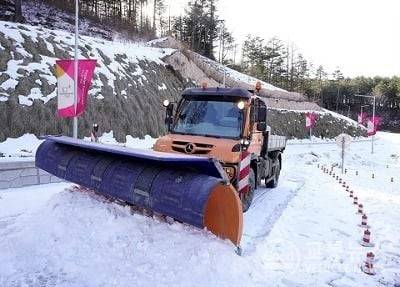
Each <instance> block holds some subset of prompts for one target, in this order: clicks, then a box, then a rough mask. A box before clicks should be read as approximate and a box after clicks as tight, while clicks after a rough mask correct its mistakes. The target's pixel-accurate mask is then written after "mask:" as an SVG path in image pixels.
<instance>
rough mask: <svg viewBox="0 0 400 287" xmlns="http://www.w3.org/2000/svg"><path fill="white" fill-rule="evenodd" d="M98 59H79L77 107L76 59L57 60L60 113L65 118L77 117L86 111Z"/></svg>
mask: <svg viewBox="0 0 400 287" xmlns="http://www.w3.org/2000/svg"><path fill="white" fill-rule="evenodd" d="M95 67H96V60H79V61H78V96H77V103H76V109H75V99H74V60H57V61H56V76H57V86H58V89H57V94H58V97H57V101H58V115H59V116H60V117H63V118H69V117H76V116H79V115H81V114H83V113H84V112H85V109H86V104H87V95H88V92H89V88H90V86H91V84H92V78H93V73H94V69H95Z"/></svg>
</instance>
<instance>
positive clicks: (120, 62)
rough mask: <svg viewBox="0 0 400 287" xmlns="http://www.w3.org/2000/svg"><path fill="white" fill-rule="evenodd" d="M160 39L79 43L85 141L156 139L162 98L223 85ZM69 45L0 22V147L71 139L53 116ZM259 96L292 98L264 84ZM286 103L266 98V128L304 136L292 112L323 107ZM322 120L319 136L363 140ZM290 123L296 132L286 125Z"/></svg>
mask: <svg viewBox="0 0 400 287" xmlns="http://www.w3.org/2000/svg"><path fill="white" fill-rule="evenodd" d="M164 40H165V39H161V40H155V41H151V42H149V43H136V42H135V43H131V42H126V41H124V42H118V41H107V40H103V39H100V38H93V37H89V36H82V37H81V38H80V48H79V51H80V57H81V58H93V59H96V60H97V67H96V69H95V75H94V80H93V85H92V87H91V89H90V91H89V97H88V108H87V111H86V113H85V114H84V115H83V117H81V119H80V121H79V131H80V133H81V134H80V137H83V136H87V135H89V133H90V127H91V126H92V124H93V123H94V122H96V123H98V124H99V125H100V128H101V131H102V132H108V131H111V130H113V131H114V135H115V137H116V139H117V140H118V141H119V142H123V141H125V138H126V136H127V135H132V136H135V137H143V136H145V135H146V134H148V135H151V136H153V137H158V136H159V135H160V134H163V133H164V132H165V124H164V113H165V111H164V108H163V107H162V105H161V102H162V100H163V99H165V98H167V99H170V100H172V101H177V100H178V99H179V94H180V92H181V91H182V90H183V89H185V88H186V87H190V86H195V85H198V84H199V83H201V82H202V81H203V80H204V79H206V80H208V81H209V82H210V83H211V85H210V86H220V82H221V81H220V80H221V79H220V77H221V71H220V70H221V69H220V68H221V66H220V64H218V63H216V62H212V61H209V60H206V59H205V58H204V57H201V56H199V55H197V54H195V53H192V52H190V51H186V52H183V51H182V49H181V48H180V47H176V48H165V47H164V48H163V47H161V46H163V45H166V46H170V45H169V44H168V43H167V44H166V43H165V41H164ZM167 42H168V41H167ZM175 42H176V41H175ZM73 44H74V35H73V34H71V33H70V32H66V31H60V30H50V29H46V28H43V27H40V26H30V25H22V24H15V23H9V22H1V21H0V141H3V140H5V139H6V138H8V137H19V136H22V135H24V134H26V133H33V134H35V135H37V136H40V135H47V134H70V122H69V121H68V120H65V119H59V118H57V117H56V115H55V113H56V98H55V97H56V93H57V91H56V77H55V75H54V65H55V61H56V60H57V59H66V58H67V59H68V58H72V57H73ZM155 46H160V47H155ZM185 55H192V56H193V55H194V56H193V57H192V56H191V57H190V58H187V57H186V56H185ZM196 55H197V56H196ZM212 67H214V68H212ZM210 71H214V72H215V71H217V72H215V73H211V72H210ZM228 72H229V73H228V74H229V75H232V77H234V78H235V79H236V80H240V81H244V82H235V83H236V84H235V85H238V86H241V87H243V88H252V85H254V83H253V82H255V80H256V79H254V78H249V77H247V76H246V75H243V74H240V73H237V72H234V73H233V72H232V71H228ZM229 75H228V79H229ZM218 81H219V82H218ZM228 84H229V82H228ZM243 85H244V86H243ZM267 88H268V89H270V90H267ZM264 90H265V91H270V92H279V93H284V94H285V95H288V96H290V97H291V95H290V94H289V93H288V92H286V91H282V90H280V89H278V88H275V87H273V86H271V85H268V84H267V83H265V89H264ZM285 97H286V96H285ZM285 97H284V96H283V95H282V98H281V97H279V98H276V99H274V98H269V99H268V105H269V107H270V108H272V109H273V110H271V113H270V114H271V121H270V122H269V124H270V125H271V127H272V129H273V130H275V131H276V132H277V133H279V134H282V135H287V136H289V137H295V138H304V137H307V131H306V130H305V129H304V121H305V120H304V115H303V114H299V113H297V112H291V111H292V110H295V111H302V113H303V112H304V110H321V109H320V107H318V106H317V105H316V104H315V103H309V102H304V101H295V100H293V99H291V98H290V99H291V100H288V99H286V98H285ZM15 115H18V117H16V116H15ZM325 118H326V117H321V119H322V120H321V127H317V128H316V129H315V132H316V135H317V136H320V135H322V134H327V132H326V130H327V129H329V130H330V133H329V135H330V136H336V135H337V134H339V133H341V132H342V130H343V126H344V127H345V129H346V130H347V132H348V133H349V134H351V135H355V136H359V135H362V134H363V130H362V129H360V128H359V127H352V126H349V125H348V124H347V120H344V119H341V118H337V117H336V116H333V118H332V117H328V118H327V120H329V127H328V126H327V123H328V122H326V124H324V121H325V120H324V119H325ZM289 122H291V123H295V122H296V123H298V126H297V125H296V126H294V125H287V123H289Z"/></svg>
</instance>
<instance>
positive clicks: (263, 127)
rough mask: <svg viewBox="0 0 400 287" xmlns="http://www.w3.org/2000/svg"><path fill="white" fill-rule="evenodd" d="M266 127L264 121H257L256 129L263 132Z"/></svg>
mask: <svg viewBox="0 0 400 287" xmlns="http://www.w3.org/2000/svg"><path fill="white" fill-rule="evenodd" d="M266 129H267V123H266V122H260V123H257V131H260V132H264V131H265V130H266Z"/></svg>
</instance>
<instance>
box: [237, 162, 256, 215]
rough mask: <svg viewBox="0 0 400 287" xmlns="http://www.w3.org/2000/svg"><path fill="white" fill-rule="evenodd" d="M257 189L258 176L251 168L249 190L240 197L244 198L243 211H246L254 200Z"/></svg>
mask: <svg viewBox="0 0 400 287" xmlns="http://www.w3.org/2000/svg"><path fill="white" fill-rule="evenodd" d="M255 189H256V177H255V175H254V171H253V169H250V173H249V190H248V191H247V192H246V193H243V194H241V196H240V199H241V200H242V209H243V212H246V211H247V210H248V209H249V207H250V205H251V202H252V201H253V197H254V191H255Z"/></svg>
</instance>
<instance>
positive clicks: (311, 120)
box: [306, 113, 317, 129]
mask: <svg viewBox="0 0 400 287" xmlns="http://www.w3.org/2000/svg"><path fill="white" fill-rule="evenodd" d="M316 121H317V115H316V114H315V113H306V128H308V129H311V128H313V127H315V123H316Z"/></svg>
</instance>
